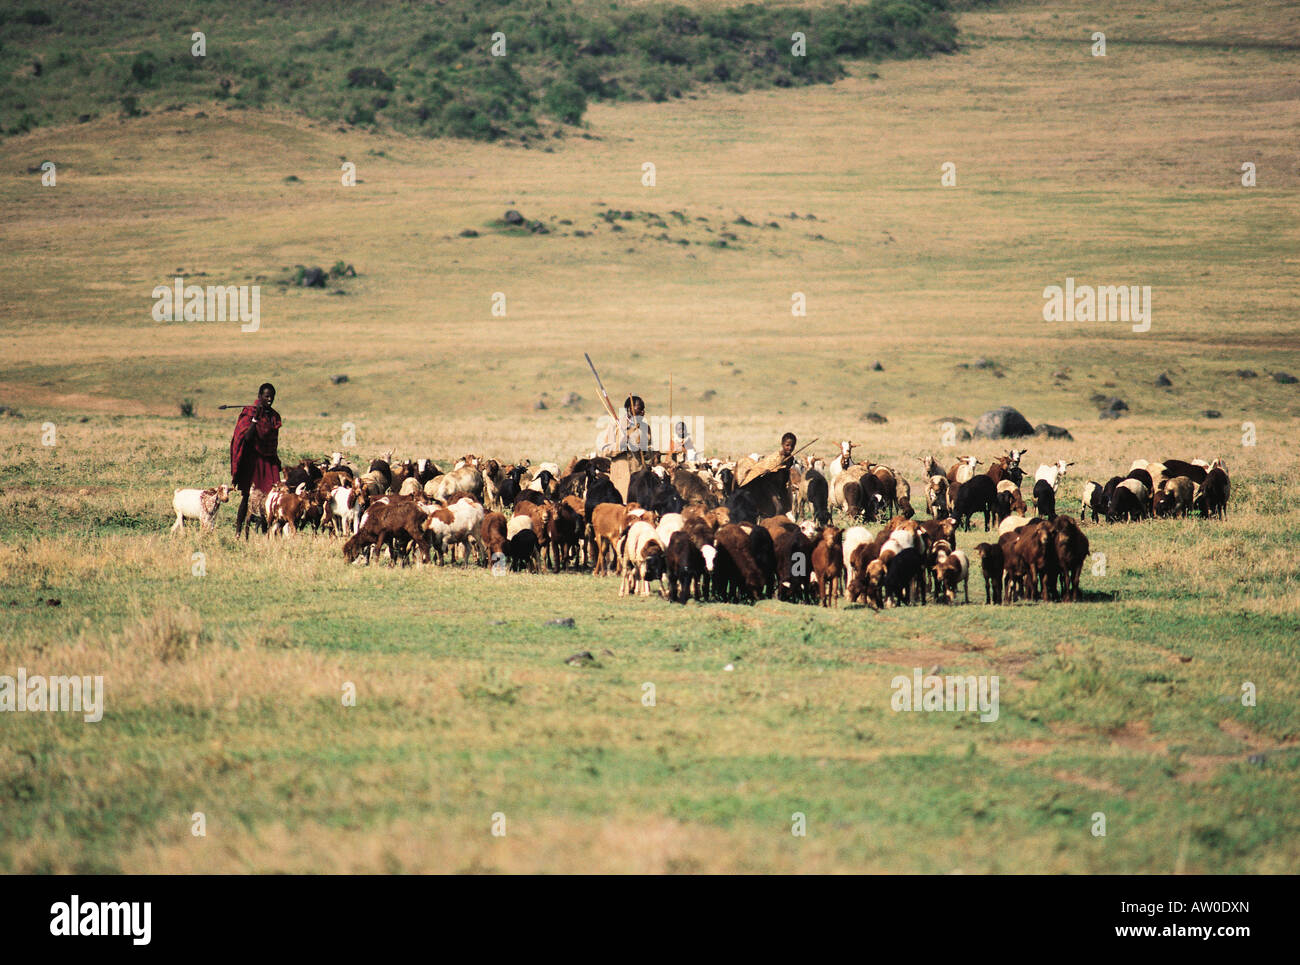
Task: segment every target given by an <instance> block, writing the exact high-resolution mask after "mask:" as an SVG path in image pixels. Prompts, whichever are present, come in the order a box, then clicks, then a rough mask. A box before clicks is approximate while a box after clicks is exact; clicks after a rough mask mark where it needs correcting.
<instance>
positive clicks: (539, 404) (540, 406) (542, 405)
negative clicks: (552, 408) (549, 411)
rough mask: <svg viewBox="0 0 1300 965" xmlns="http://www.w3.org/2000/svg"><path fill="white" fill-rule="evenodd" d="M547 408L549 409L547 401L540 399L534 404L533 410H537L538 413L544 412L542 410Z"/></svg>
mask: <svg viewBox="0 0 1300 965" xmlns="http://www.w3.org/2000/svg"><path fill="white" fill-rule="evenodd" d="M546 407H547V406H546V400H545V399H538V400H537V401H536V402H534V403H533V409H534V410H536V411H538V412H540V411H542V410H543V409H545V408H546Z"/></svg>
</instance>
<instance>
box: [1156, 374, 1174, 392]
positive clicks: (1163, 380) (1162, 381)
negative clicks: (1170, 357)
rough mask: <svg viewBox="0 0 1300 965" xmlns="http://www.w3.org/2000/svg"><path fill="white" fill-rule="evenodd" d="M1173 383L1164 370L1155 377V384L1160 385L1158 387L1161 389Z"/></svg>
mask: <svg viewBox="0 0 1300 965" xmlns="http://www.w3.org/2000/svg"><path fill="white" fill-rule="evenodd" d="M1173 384H1174V383H1173V382H1172V381H1170V379H1169V376H1168V375H1166V374H1165V373H1164V372H1161V373H1160V375H1159V376H1158V377H1157V378H1156V385H1158V386H1160V388H1162V389H1163V388H1167V387H1168V386H1171V385H1173Z"/></svg>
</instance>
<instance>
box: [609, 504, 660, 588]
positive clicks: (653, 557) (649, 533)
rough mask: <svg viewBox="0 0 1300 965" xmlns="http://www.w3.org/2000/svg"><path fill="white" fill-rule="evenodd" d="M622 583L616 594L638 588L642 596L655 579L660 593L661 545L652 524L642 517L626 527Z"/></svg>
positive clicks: (623, 545) (623, 546)
mask: <svg viewBox="0 0 1300 965" xmlns="http://www.w3.org/2000/svg"><path fill="white" fill-rule="evenodd" d="M621 555H622V561H623V584H622V586H620V587H619V591H618V595H619V596H627V595H628V594H629V593H633V594H635V593H637V592H640V594H641V595H642V596H649V595H650V581H651V580H657V581H658V582H659V592H660V595H663V589H664V588H663V579H664V572H665V567H664V548H663V545H662V544H661V543H660V542H659V535H658V534H657V533H656V532H655V528H654V527H653V526H652V525H650V524H649V523H647V522H645V521H644V520H637V521H636V522H635V523H633V524H632V525H631V526H630V527H628V531H627V535H626V536H624V537H623V544H622V554H621Z"/></svg>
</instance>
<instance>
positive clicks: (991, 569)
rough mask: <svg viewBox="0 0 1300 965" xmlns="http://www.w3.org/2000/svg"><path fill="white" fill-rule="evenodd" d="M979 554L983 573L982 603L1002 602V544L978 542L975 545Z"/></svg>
mask: <svg viewBox="0 0 1300 965" xmlns="http://www.w3.org/2000/svg"><path fill="white" fill-rule="evenodd" d="M975 552H977V553H979V555H980V569H981V570H982V571H983V573H984V603H985V604H986V605H987V604H997V603H1001V602H1002V546H1001V545H1000V544H998V543H980V544H978V545H977V546H976V547H975Z"/></svg>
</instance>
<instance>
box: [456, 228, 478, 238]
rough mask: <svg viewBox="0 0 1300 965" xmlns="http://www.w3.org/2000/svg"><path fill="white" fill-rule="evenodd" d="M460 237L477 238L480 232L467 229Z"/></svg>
mask: <svg viewBox="0 0 1300 965" xmlns="http://www.w3.org/2000/svg"><path fill="white" fill-rule="evenodd" d="M460 236H461V237H462V238H477V237H478V232H477V231H475V230H474V229H473V228H465V229H464V230H463V231H461V233H460Z"/></svg>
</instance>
